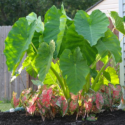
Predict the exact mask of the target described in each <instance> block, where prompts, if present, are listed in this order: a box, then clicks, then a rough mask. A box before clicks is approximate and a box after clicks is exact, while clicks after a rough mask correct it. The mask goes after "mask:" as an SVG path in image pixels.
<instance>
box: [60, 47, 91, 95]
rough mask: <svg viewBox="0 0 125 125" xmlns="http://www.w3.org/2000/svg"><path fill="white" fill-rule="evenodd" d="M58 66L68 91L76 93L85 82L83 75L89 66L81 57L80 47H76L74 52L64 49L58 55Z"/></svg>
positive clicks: (86, 72) (87, 71)
mask: <svg viewBox="0 0 125 125" xmlns="http://www.w3.org/2000/svg"><path fill="white" fill-rule="evenodd" d="M60 68H61V70H62V74H63V77H64V78H66V83H67V85H68V87H69V90H70V92H72V93H74V94H77V92H78V91H79V90H81V89H82V87H83V85H84V84H85V83H86V80H85V77H86V76H87V74H88V73H89V67H88V66H87V63H86V61H85V60H84V59H83V57H82V53H81V52H80V48H76V49H75V51H74V53H72V52H71V51H70V50H68V49H66V50H64V52H63V53H62V55H61V56H60Z"/></svg>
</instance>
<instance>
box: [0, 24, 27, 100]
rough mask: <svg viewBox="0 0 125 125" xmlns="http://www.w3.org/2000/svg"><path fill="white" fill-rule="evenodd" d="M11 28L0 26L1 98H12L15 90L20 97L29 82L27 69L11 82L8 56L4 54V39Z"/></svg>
mask: <svg viewBox="0 0 125 125" xmlns="http://www.w3.org/2000/svg"><path fill="white" fill-rule="evenodd" d="M10 30H11V26H2V27H0V100H3V99H7V100H10V99H11V97H12V92H13V91H15V92H17V96H18V97H19V95H20V92H21V91H22V90H23V89H24V88H25V87H26V83H27V76H26V75H27V74H26V71H22V73H21V77H20V76H18V77H17V79H16V80H14V82H12V83H10V79H11V73H10V72H8V69H7V66H6V58H5V56H4V54H3V50H4V47H5V45H4V40H5V38H6V36H7V35H8V32H9V31H10ZM24 86H25V87H24Z"/></svg>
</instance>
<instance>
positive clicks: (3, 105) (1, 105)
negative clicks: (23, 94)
mask: <svg viewBox="0 0 125 125" xmlns="http://www.w3.org/2000/svg"><path fill="white" fill-rule="evenodd" d="M10 108H12V106H11V103H0V110H1V111H2V112H4V111H7V110H9V109H10Z"/></svg>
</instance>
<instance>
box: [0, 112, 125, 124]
mask: <svg viewBox="0 0 125 125" xmlns="http://www.w3.org/2000/svg"><path fill="white" fill-rule="evenodd" d="M0 125H125V111H122V110H118V111H113V112H107V111H105V112H103V113H100V114H97V121H95V122H90V121H87V120H85V121H82V118H79V119H78V120H77V121H75V115H73V116H65V117H59V116H56V118H55V119H54V120H48V119H46V120H45V121H44V122H43V121H42V120H41V117H40V116H30V115H26V113H25V112H14V113H2V112H0Z"/></svg>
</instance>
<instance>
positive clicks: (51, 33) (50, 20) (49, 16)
mask: <svg viewBox="0 0 125 125" xmlns="http://www.w3.org/2000/svg"><path fill="white" fill-rule="evenodd" d="M66 20H67V17H66V15H64V14H63V13H62V12H61V11H60V10H58V9H57V8H56V7H55V6H53V7H51V8H50V9H49V10H48V11H47V13H46V15H45V20H44V23H45V30H44V34H43V40H44V41H45V42H47V43H49V42H50V41H51V40H54V41H55V45H56V49H55V53H54V55H55V57H56V56H57V55H58V53H59V50H60V46H61V43H62V39H63V35H64V31H65V26H66Z"/></svg>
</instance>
